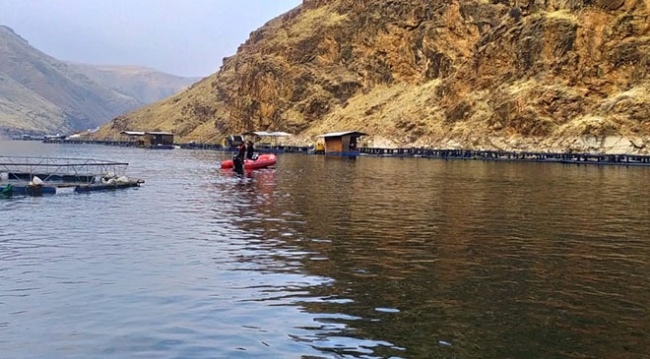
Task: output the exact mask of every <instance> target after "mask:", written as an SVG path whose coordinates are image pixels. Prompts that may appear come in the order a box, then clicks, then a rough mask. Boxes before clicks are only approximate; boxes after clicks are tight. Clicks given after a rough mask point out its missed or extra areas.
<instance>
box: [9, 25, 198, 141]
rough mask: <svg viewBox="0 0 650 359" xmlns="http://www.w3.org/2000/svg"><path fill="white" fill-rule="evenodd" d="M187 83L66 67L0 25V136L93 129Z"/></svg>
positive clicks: (126, 71)
mask: <svg viewBox="0 0 650 359" xmlns="http://www.w3.org/2000/svg"><path fill="white" fill-rule="evenodd" d="M192 81H193V79H182V78H179V77H176V76H172V75H168V74H163V73H159V72H156V71H153V70H150V69H143V68H134V67H117V66H116V67H104V66H92V65H79V64H69V63H66V62H63V61H59V60H57V59H54V58H52V57H50V56H48V55H46V54H44V53H42V52H41V51H39V50H37V49H35V48H33V47H32V46H30V45H29V43H28V42H27V41H26V40H25V39H23V38H22V37H20V36H19V35H17V34H16V33H15V32H14V31H13V30H12V29H10V28H8V27H6V26H0V137H1V136H3V135H4V136H7V135H13V134H17V133H30V134H48V133H53V132H61V133H65V132H69V131H72V130H85V129H89V128H95V127H98V126H100V125H103V124H105V123H107V122H108V121H110V120H111V119H112V118H114V117H116V116H118V115H120V114H123V113H126V112H128V111H131V110H134V109H136V108H138V107H141V106H142V105H144V104H147V103H151V102H155V101H157V100H160V99H162V98H164V97H166V96H169V95H171V94H173V93H174V92H176V91H179V90H181V89H183V88H184V87H186V86H187V85H188V84H189V83H191V82H192Z"/></svg>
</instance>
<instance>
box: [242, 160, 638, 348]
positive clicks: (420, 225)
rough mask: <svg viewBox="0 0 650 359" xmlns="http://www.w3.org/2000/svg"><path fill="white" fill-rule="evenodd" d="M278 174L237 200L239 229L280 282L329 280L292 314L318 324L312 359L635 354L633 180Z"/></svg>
mask: <svg viewBox="0 0 650 359" xmlns="http://www.w3.org/2000/svg"><path fill="white" fill-rule="evenodd" d="M283 165H284V166H286V167H285V168H284V170H283V171H282V173H278V176H279V177H280V178H279V180H281V181H282V185H281V186H280V187H281V188H276V189H275V190H274V191H273V194H272V195H270V197H268V198H272V201H270V202H260V201H259V200H257V201H248V203H259V204H260V207H259V208H257V207H255V206H253V207H248V208H246V209H247V210H249V211H250V210H253V211H256V213H257V214H256V215H255V216H252V217H250V216H249V217H243V218H247V219H246V220H243V221H241V223H240V225H241V226H242V227H243V228H246V230H247V231H250V232H257V233H260V238H262V239H261V241H267V240H270V241H271V242H270V244H269V242H265V243H266V244H267V245H269V246H270V247H273V248H274V249H269V250H268V253H269V255H270V256H272V257H273V259H274V260H279V261H280V262H281V263H282V264H281V266H285V269H284V270H296V271H300V270H304V271H306V272H307V273H310V274H312V275H318V276H322V277H324V278H331V279H332V281H331V283H328V284H327V285H324V284H322V283H321V284H318V285H313V286H309V287H307V288H304V287H303V288H301V289H300V292H299V295H300V296H303V297H304V298H303V299H302V300H301V299H297V300H296V301H295V302H294V301H292V302H291V303H292V304H299V305H301V306H302V307H303V308H304V310H306V311H308V312H310V313H321V314H322V315H323V317H322V320H321V319H319V318H321V317H318V316H317V317H316V318H317V319H316V321H317V322H323V321H324V322H325V323H326V324H327V326H322V325H321V326H318V325H317V326H314V327H310V329H311V330H313V331H315V333H314V334H312V335H310V336H308V337H307V338H308V340H310V341H311V343H312V345H313V346H314V347H316V348H318V349H319V350H325V351H326V352H332V353H337V354H338V355H353V356H355V355H356V356H359V357H362V356H364V357H365V356H372V355H374V356H376V357H388V356H399V357H401V356H404V357H429V356H433V357H468V358H469V357H537V356H543V357H546V356H562V357H585V356H587V357H589V356H594V357H602V356H616V355H628V354H629V355H632V356H634V355H644V354H643V353H645V352H646V349H647V348H648V342H647V341H646V340H642V341H641V342H639V338H644V337H645V336H646V334H647V333H648V329H649V328H648V324H647V323H645V322H644V321H639V320H638V319H637V318H640V317H643V316H644V315H645V314H646V311H647V310H646V308H647V307H648V304H650V303H649V298H650V297H649V296H648V294H649V293H648V292H647V290H646V289H644V288H647V285H648V284H650V283H648V279H647V278H646V277H645V276H643V275H642V273H644V271H646V270H647V269H648V266H647V264H646V263H647V261H646V259H647V256H648V251H647V249H646V245H645V244H646V240H647V235H646V234H645V233H647V231H648V229H649V228H648V226H649V225H648V222H647V219H648V218H649V217H648V200H647V199H646V198H644V197H643V196H642V193H641V192H640V189H639V188H638V187H636V188H635V186H634V183H635V182H636V181H638V180H640V179H641V178H643V176H645V175H647V170H645V169H626V168H598V167H589V168H582V167H573V166H559V165H551V166H548V165H537V164H532V165H528V164H514V165H510V164H506V165H504V164H493V163H476V162H470V163H464V162H444V161H426V160H406V161H400V160H393V159H390V160H384V159H366V158H361V159H359V160H358V161H356V162H351V161H346V160H345V159H339V161H332V160H330V159H328V158H320V159H318V158H317V159H314V160H313V161H310V162H308V163H306V162H301V163H299V162H298V161H297V159H296V162H295V163H294V162H288V163H287V162H285V163H283ZM324 167H326V168H327V170H323V168H324ZM255 196H257V195H255ZM621 214H624V215H621ZM260 218H272V219H273V220H271V221H260V220H259V219H260ZM280 234H283V235H280ZM278 248H279V249H280V253H278ZM299 257H302V258H301V259H300V262H299V263H297V262H296V258H299ZM250 260H251V261H256V260H259V259H253V258H251V259H250ZM276 266H277V264H276ZM272 270H273V271H280V270H282V269H279V268H277V267H274V268H272ZM305 289H306V292H305ZM296 295H298V294H295V295H294V296H296ZM285 299H286V298H285ZM300 338H303V339H304V337H300ZM323 338H327V343H326V344H323V342H324V341H323ZM340 338H345V340H341V339H340Z"/></svg>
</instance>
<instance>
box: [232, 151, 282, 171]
mask: <svg viewBox="0 0 650 359" xmlns="http://www.w3.org/2000/svg"><path fill="white" fill-rule="evenodd" d="M274 164H275V155H274V154H272V153H270V154H264V155H259V157H257V160H254V161H253V160H246V161H245V162H244V169H246V170H255V169H259V168H266V167H269V166H273V165H274ZM232 167H233V163H232V160H228V161H222V162H221V168H232Z"/></svg>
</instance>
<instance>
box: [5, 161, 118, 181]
mask: <svg viewBox="0 0 650 359" xmlns="http://www.w3.org/2000/svg"><path fill="white" fill-rule="evenodd" d="M128 165H129V164H128V163H126V162H114V161H106V160H96V159H86V158H57V157H24V156H0V182H2V181H4V182H12V181H21V182H23V181H25V182H29V181H33V180H34V177H38V178H39V179H40V180H41V181H43V182H70V183H92V182H93V181H94V180H95V179H96V178H97V177H120V176H125V174H126V169H127V167H128Z"/></svg>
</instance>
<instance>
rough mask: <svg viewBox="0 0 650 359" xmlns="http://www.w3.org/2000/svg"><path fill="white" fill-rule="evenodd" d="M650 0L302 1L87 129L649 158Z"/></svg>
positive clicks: (185, 136) (107, 132)
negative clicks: (161, 89)
mask: <svg viewBox="0 0 650 359" xmlns="http://www.w3.org/2000/svg"><path fill="white" fill-rule="evenodd" d="M649 7H650V0H607V1H606V0H544V1H539V0H538V1H535V0H521V1H514V0H510V1H509V0H429V1H425V0H402V1H381V0H364V1H358V0H333V1H324V0H304V1H303V4H302V5H301V6H300V7H298V8H296V9H294V10H292V11H290V12H288V13H287V14H285V15H283V16H280V17H278V18H276V19H273V20H272V21H270V22H269V23H267V24H266V25H265V26H263V27H262V28H260V29H259V30H256V31H255V32H253V33H252V34H251V36H250V38H249V39H248V41H246V43H244V44H243V45H242V46H241V47H240V48H239V49H238V51H237V54H236V55H235V56H233V57H231V58H227V59H225V61H224V64H223V66H222V68H221V69H220V71H219V72H218V73H216V74H214V75H212V76H210V77H208V78H206V79H204V80H202V81H201V82H199V83H198V84H195V85H193V86H192V87H191V88H190V89H189V90H187V91H184V92H182V93H180V94H177V95H175V96H173V97H171V98H169V99H166V100H164V101H161V102H159V103H157V104H154V105H151V106H146V107H144V108H142V109H139V110H138V111H135V112H132V113H128V114H126V115H124V116H120V117H118V118H116V119H115V120H113V121H112V122H111V123H110V124H108V125H107V126H104V127H103V128H102V129H101V135H102V136H113V135H115V133H117V131H120V130H124V129H135V130H137V129H159V130H168V131H174V132H175V133H176V134H177V135H178V136H179V137H180V140H183V139H186V140H190V139H191V140H199V141H217V140H218V139H219V138H220V137H221V136H222V135H223V134H226V133H230V132H240V131H242V130H252V129H255V130H284V131H290V132H294V133H300V134H302V135H303V137H305V138H313V135H315V134H317V133H323V132H328V131H338V130H361V131H366V132H369V133H370V134H372V135H373V136H372V139H373V140H374V141H375V143H374V144H375V145H398V146H408V145H418V146H420V145H432V146H440V147H465V148H496V149H550V150H564V151H567V150H580V151H581V150H603V151H618V152H621V151H624V152H633V151H639V152H648V151H649V150H650V145H649V146H647V147H646V144H645V143H646V142H648V143H650V140H648V135H650V109H649V107H648V106H647V102H648V100H649V97H648V94H649V93H650V84H649V81H648V73H649V72H650V22H648V21H647V19H648V18H649V17H650V12H649V10H648V9H649Z"/></svg>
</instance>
